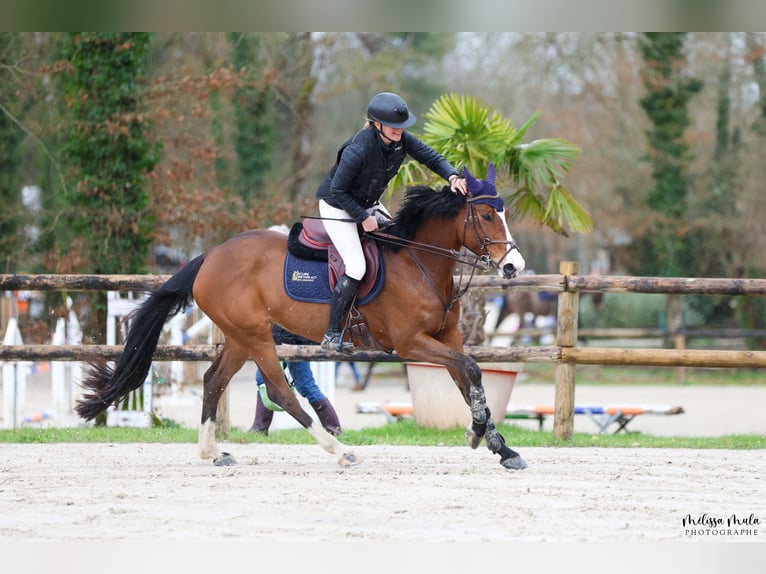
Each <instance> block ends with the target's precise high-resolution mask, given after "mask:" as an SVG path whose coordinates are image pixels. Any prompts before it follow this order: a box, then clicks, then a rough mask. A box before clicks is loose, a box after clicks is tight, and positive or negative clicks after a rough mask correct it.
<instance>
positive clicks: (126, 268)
mask: <svg viewBox="0 0 766 574" xmlns="http://www.w3.org/2000/svg"><path fill="white" fill-rule="evenodd" d="M70 40H71V41H70V43H69V44H68V45H67V46H66V47H65V49H64V57H65V58H66V59H67V60H68V61H69V63H70V65H71V67H70V72H69V73H68V74H67V75H66V76H65V78H64V90H65V97H66V101H67V105H68V106H69V113H70V114H71V118H72V121H73V123H72V125H71V126H70V132H69V137H68V139H67V141H66V143H65V144H64V149H63V151H64V154H65V157H67V158H68V160H69V161H70V162H71V167H72V172H73V173H72V179H73V184H72V185H71V187H70V189H69V190H68V194H67V196H66V198H65V203H66V207H67V215H68V218H69V231H70V232H71V233H72V234H73V238H71V239H74V238H78V239H80V240H81V241H83V242H84V253H83V254H82V257H83V261H82V263H81V265H80V267H81V269H80V270H81V271H89V272H92V273H117V272H119V273H141V272H143V271H144V269H145V265H146V260H147V253H148V248H149V245H150V243H151V239H152V218H151V217H150V215H149V211H148V209H147V207H148V204H149V196H148V193H147V192H146V189H145V187H146V177H147V174H148V173H149V172H150V171H151V170H152V169H153V167H154V166H155V165H156V163H157V161H158V159H159V154H160V149H159V146H158V145H155V144H153V143H151V142H150V141H149V140H148V138H147V135H146V134H147V131H148V128H149V126H148V119H147V116H146V114H145V113H144V110H143V108H142V105H141V101H140V95H139V94H140V86H139V79H140V77H141V72H142V65H143V58H144V53H145V50H146V46H147V44H148V42H149V34H145V33H112V32H100V33H90V32H87V33H86V32H83V33H73V34H71V35H70Z"/></svg>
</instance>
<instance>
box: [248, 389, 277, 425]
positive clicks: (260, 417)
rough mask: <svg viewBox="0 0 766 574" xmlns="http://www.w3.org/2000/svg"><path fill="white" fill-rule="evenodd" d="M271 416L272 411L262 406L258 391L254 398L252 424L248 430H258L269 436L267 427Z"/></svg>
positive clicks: (272, 414)
mask: <svg viewBox="0 0 766 574" xmlns="http://www.w3.org/2000/svg"><path fill="white" fill-rule="evenodd" d="M273 418H274V411H271V410H269V409H267V408H266V407H265V406H264V404H263V400H262V399H261V393H258V394H257V395H256V399H255V419H253V426H251V427H250V432H259V433H263V434H265V435H266V436H269V427H270V426H271V420H272V419H273Z"/></svg>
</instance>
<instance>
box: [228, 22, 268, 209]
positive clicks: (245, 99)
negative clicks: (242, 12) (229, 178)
mask: <svg viewBox="0 0 766 574" xmlns="http://www.w3.org/2000/svg"><path fill="white" fill-rule="evenodd" d="M229 38H230V40H231V43H232V47H233V59H234V67H235V69H236V70H241V69H245V70H247V74H246V76H245V82H244V84H243V85H241V86H240V87H238V88H237V90H236V92H235V95H234V100H233V104H234V118H235V126H234V128H235V136H234V147H235V150H236V153H237V162H238V165H239V181H238V183H237V186H236V187H237V189H238V191H239V194H240V195H241V196H242V198H243V199H245V200H246V201H247V200H251V199H252V198H253V197H257V196H258V195H259V194H260V195H262V194H261V193H260V192H262V191H263V184H264V182H265V180H266V175H267V174H268V172H269V170H270V169H271V158H272V152H273V150H274V146H275V142H276V136H275V134H274V122H273V119H272V118H273V114H274V112H273V109H272V107H273V101H272V100H273V97H272V95H271V92H270V90H268V89H264V88H263V87H261V86H260V85H259V82H258V78H259V77H260V76H262V75H263V74H264V69H263V68H264V64H263V63H262V62H261V61H260V56H259V49H260V38H259V36H258V34H254V33H239V32H237V33H231V34H230V35H229Z"/></svg>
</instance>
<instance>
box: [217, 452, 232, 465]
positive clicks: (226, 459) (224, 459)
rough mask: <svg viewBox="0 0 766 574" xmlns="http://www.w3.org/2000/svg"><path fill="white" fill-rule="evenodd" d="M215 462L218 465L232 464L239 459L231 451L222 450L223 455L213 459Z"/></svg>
mask: <svg viewBox="0 0 766 574" xmlns="http://www.w3.org/2000/svg"><path fill="white" fill-rule="evenodd" d="M213 464H214V465H216V466H231V465H232V464H237V459H236V458H234V456H232V454H231V453H229V452H222V453H221V456H219V457H218V458H214V459H213Z"/></svg>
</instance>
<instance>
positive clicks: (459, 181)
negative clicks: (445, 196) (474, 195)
mask: <svg viewBox="0 0 766 574" xmlns="http://www.w3.org/2000/svg"><path fill="white" fill-rule="evenodd" d="M449 188H450V189H451V190H452V193H457V192H460V193H462V194H463V195H465V194H466V193H468V188H467V187H466V183H465V178H464V177H460V176H459V175H455V174H452V175H451V176H449Z"/></svg>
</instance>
